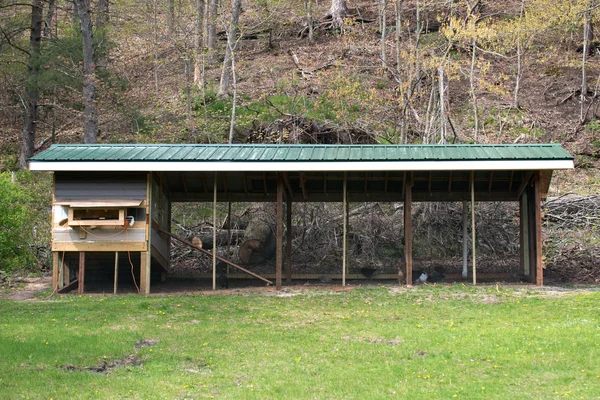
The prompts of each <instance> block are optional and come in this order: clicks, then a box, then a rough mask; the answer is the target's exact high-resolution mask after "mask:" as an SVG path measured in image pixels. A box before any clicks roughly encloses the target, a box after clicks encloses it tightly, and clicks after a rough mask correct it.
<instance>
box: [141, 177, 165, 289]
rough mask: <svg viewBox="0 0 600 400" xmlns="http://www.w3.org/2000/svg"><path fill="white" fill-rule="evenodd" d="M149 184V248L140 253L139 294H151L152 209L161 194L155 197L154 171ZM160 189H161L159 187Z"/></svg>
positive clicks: (147, 218)
mask: <svg viewBox="0 0 600 400" xmlns="http://www.w3.org/2000/svg"><path fill="white" fill-rule="evenodd" d="M147 179H148V184H147V195H146V198H147V206H146V242H147V244H148V246H147V250H146V251H142V252H141V253H140V286H139V288H138V290H139V294H150V272H151V269H150V268H151V266H152V220H153V218H154V213H153V212H152V209H153V208H154V207H156V206H157V205H158V203H157V202H158V201H159V197H160V195H159V196H157V198H156V199H155V198H154V195H153V193H152V192H153V191H154V188H153V186H154V177H153V176H152V172H149V173H148V178H147ZM159 190H160V189H159Z"/></svg>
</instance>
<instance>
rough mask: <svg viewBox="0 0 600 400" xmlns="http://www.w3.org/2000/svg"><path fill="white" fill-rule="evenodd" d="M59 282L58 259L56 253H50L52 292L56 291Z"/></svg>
mask: <svg viewBox="0 0 600 400" xmlns="http://www.w3.org/2000/svg"><path fill="white" fill-rule="evenodd" d="M59 281H60V257H59V253H58V252H56V251H53V252H52V292H56V291H57V290H58V283H59Z"/></svg>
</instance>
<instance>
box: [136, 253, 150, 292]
mask: <svg viewBox="0 0 600 400" xmlns="http://www.w3.org/2000/svg"><path fill="white" fill-rule="evenodd" d="M148 253H149V252H148V251H144V252H142V253H141V254H140V285H139V292H138V293H139V294H142V293H144V294H149V293H150V276H149V274H148V270H149V268H148V267H149V266H148Z"/></svg>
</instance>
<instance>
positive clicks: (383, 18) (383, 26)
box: [378, 0, 387, 68]
mask: <svg viewBox="0 0 600 400" xmlns="http://www.w3.org/2000/svg"><path fill="white" fill-rule="evenodd" d="M378 5H379V29H380V31H381V66H382V67H383V68H385V67H386V66H387V52H386V43H385V37H386V34H387V32H386V30H387V12H386V11H387V0H378Z"/></svg>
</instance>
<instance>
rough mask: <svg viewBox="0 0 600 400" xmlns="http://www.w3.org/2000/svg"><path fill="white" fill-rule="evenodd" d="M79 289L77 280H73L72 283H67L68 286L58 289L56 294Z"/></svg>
mask: <svg viewBox="0 0 600 400" xmlns="http://www.w3.org/2000/svg"><path fill="white" fill-rule="evenodd" d="M77 287H79V281H78V280H77V279H75V280H74V281H73V282H71V283H69V284H68V285H66V286H64V287H62V288H60V289H58V292H57V293H61V294H62V293H68V292H70V291H71V290H75V288H77Z"/></svg>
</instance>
